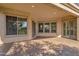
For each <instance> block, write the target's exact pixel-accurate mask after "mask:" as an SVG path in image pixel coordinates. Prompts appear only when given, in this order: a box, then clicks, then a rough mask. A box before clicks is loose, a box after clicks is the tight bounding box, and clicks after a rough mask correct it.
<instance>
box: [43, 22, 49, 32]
mask: <svg viewBox="0 0 79 59" xmlns="http://www.w3.org/2000/svg"><path fill="white" fill-rule="evenodd" d="M44 29H45V32H49V31H50V25H49V23H45V24H44Z"/></svg>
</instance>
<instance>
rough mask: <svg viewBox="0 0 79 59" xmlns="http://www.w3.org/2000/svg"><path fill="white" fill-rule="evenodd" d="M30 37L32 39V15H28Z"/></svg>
mask: <svg viewBox="0 0 79 59" xmlns="http://www.w3.org/2000/svg"><path fill="white" fill-rule="evenodd" d="M27 32H28V37H29V39H32V18H31V15H30V16H29V17H28V31H27Z"/></svg>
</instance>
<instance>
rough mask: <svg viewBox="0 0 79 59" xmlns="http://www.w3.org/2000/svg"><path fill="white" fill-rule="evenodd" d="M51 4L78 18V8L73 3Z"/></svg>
mask: <svg viewBox="0 0 79 59" xmlns="http://www.w3.org/2000/svg"><path fill="white" fill-rule="evenodd" d="M52 4H54V5H56V6H58V7H60V8H62V9H64V10H66V11H69V12H71V13H73V14H75V15H77V16H79V6H78V5H76V4H75V3H52Z"/></svg>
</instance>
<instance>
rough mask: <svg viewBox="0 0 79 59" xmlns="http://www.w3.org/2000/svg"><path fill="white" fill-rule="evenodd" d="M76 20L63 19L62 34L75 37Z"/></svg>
mask: <svg viewBox="0 0 79 59" xmlns="http://www.w3.org/2000/svg"><path fill="white" fill-rule="evenodd" d="M76 26H77V23H76V20H70V21H64V22H63V35H64V36H65V37H67V38H72V39H76V33H77V32H76V29H77V27H76Z"/></svg>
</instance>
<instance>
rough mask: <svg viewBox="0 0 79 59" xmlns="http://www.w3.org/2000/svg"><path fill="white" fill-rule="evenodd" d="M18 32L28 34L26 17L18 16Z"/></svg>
mask: <svg viewBox="0 0 79 59" xmlns="http://www.w3.org/2000/svg"><path fill="white" fill-rule="evenodd" d="M18 34H19V35H21V34H27V21H26V19H24V18H18Z"/></svg>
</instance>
